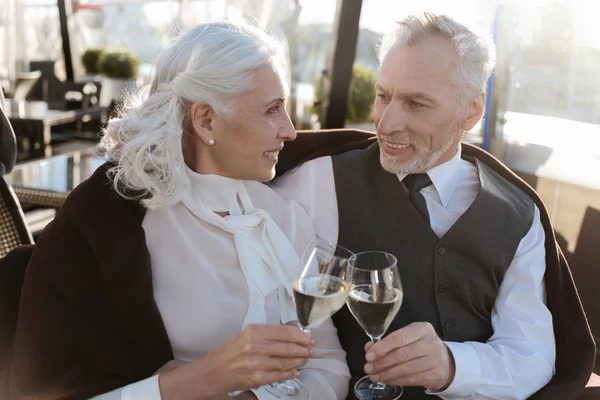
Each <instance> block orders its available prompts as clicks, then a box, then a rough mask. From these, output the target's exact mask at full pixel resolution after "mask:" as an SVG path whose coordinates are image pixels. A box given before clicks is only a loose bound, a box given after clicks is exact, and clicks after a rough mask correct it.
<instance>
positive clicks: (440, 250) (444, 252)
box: [437, 247, 446, 256]
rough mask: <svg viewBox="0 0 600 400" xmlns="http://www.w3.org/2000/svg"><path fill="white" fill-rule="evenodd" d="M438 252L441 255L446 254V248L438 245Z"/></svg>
mask: <svg viewBox="0 0 600 400" xmlns="http://www.w3.org/2000/svg"><path fill="white" fill-rule="evenodd" d="M437 252H438V254H439V255H441V256H442V255H444V254H446V248H445V247H438V249H437Z"/></svg>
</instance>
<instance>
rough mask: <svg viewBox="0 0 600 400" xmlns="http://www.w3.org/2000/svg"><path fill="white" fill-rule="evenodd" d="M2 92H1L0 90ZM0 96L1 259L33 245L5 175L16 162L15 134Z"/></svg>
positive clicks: (21, 212) (19, 207) (21, 211)
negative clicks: (9, 253)
mask: <svg viewBox="0 0 600 400" xmlns="http://www.w3.org/2000/svg"><path fill="white" fill-rule="evenodd" d="M0 92H1V90H0ZM1 96H2V95H1V94H0V175H1V178H0V257H4V256H5V255H6V254H7V253H8V252H9V251H11V250H12V249H13V248H15V247H17V246H19V245H22V244H31V243H33V238H32V237H31V234H30V233H29V230H28V228H27V225H26V223H25V219H24V215H23V210H22V209H21V206H20V203H19V201H18V199H17V197H16V195H15V192H14V191H13V190H12V188H11V187H10V185H8V184H7V182H6V181H5V180H4V175H5V174H8V173H10V171H11V170H12V168H13V166H14V165H15V161H16V152H17V150H16V140H15V133H14V131H13V129H12V127H11V125H10V122H9V121H8V118H7V117H6V114H4V109H3V106H2V97H1Z"/></svg>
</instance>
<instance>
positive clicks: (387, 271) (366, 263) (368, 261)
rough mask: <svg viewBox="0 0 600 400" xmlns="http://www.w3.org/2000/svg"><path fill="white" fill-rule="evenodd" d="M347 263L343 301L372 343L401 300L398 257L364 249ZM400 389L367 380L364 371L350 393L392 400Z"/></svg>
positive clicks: (365, 398)
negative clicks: (348, 290) (348, 289)
mask: <svg viewBox="0 0 600 400" xmlns="http://www.w3.org/2000/svg"><path fill="white" fill-rule="evenodd" d="M348 264H349V268H348V270H349V275H350V276H349V281H350V285H351V286H350V294H349V295H348V299H347V300H346V304H347V305H348V309H349V310H350V312H351V313H352V315H353V316H354V318H356V320H357V321H358V323H359V324H360V326H361V327H362V328H363V330H364V331H365V333H366V334H367V336H369V338H370V339H371V341H373V342H375V343H376V342H378V341H379V340H380V339H381V338H382V337H383V335H384V334H385V332H386V331H387V330H388V328H389V327H390V324H391V323H392V321H393V320H394V318H395V317H396V314H397V313H398V310H399V309H400V305H401V304H402V296H403V290H402V282H401V281H400V273H399V272H398V265H397V264H398V261H397V260H396V257H394V256H393V255H391V254H389V253H385V252H380V251H367V252H363V253H357V254H356V255H354V256H352V257H350V259H349V260H348ZM402 392H403V388H402V386H387V385H385V384H383V383H381V382H371V379H370V378H369V376H368V375H367V376H364V377H363V378H362V379H360V380H359V381H358V382H356V385H355V386H354V394H355V395H356V397H357V398H358V399H359V400H375V399H377V400H396V399H398V398H400V396H402Z"/></svg>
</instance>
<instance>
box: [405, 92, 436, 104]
mask: <svg viewBox="0 0 600 400" xmlns="http://www.w3.org/2000/svg"><path fill="white" fill-rule="evenodd" d="M400 97H401V98H403V99H407V100H424V101H426V102H428V103H433V104H437V102H436V101H435V99H434V98H433V97H431V96H429V95H428V94H427V93H423V92H404V93H401V94H400Z"/></svg>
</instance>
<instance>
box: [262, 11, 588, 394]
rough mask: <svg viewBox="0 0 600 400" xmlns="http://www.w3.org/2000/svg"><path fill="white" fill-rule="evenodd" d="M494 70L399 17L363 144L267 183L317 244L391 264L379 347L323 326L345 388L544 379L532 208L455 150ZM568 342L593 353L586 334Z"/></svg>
mask: <svg viewBox="0 0 600 400" xmlns="http://www.w3.org/2000/svg"><path fill="white" fill-rule="evenodd" d="M494 58H495V57H494V49H493V47H492V46H491V45H490V44H488V42H487V41H486V40H485V39H484V38H482V37H480V36H478V35H477V34H475V33H474V32H472V31H471V30H469V29H468V28H466V27H465V26H463V25H461V24H459V23H457V22H456V21H454V20H453V19H451V18H449V17H447V16H441V15H433V14H425V15H424V17H422V18H417V17H408V18H406V19H405V20H403V21H401V22H400V23H399V27H398V29H397V30H396V31H394V32H392V33H391V34H389V35H387V36H386V37H384V39H383V41H382V45H381V47H380V61H381V69H380V76H379V81H378V83H377V98H376V100H375V106H374V112H373V119H374V121H375V126H376V128H377V142H375V143H373V144H372V145H370V146H369V147H368V148H366V149H360V150H354V151H348V152H344V153H341V154H336V155H334V156H332V157H330V156H326V157H320V158H316V159H314V160H312V161H309V162H307V163H305V164H303V165H302V166H301V167H299V168H297V169H295V170H293V171H291V172H289V173H288V174H286V175H284V176H282V177H281V178H279V179H278V180H276V181H275V182H274V183H273V187H274V188H275V189H276V190H277V191H278V192H279V193H280V194H282V195H284V196H286V197H290V198H294V199H296V200H297V201H298V202H299V203H300V204H301V205H302V206H303V207H304V208H305V209H306V210H307V212H308V213H309V214H310V215H311V217H312V218H313V220H314V223H315V226H316V230H317V234H318V235H319V236H321V237H322V238H324V239H326V240H328V241H330V242H333V243H338V244H339V245H342V246H344V247H347V248H349V249H351V250H353V251H357V252H358V251H365V250H382V251H387V252H390V253H392V254H394V255H396V257H397V258H398V260H399V269H400V274H401V277H402V280H403V285H404V301H403V304H402V306H401V308H400V311H399V313H398V315H397V317H396V319H395V320H394V322H393V323H392V325H391V327H390V329H389V331H388V335H387V336H386V337H385V338H383V339H382V340H381V341H380V342H378V343H377V344H372V343H367V337H366V335H364V333H363V332H362V330H361V328H360V327H359V325H358V323H357V322H356V321H355V320H354V318H353V317H352V315H351V314H350V313H349V311H348V310H347V309H346V308H344V309H343V310H341V311H340V312H339V313H338V314H336V315H335V316H334V322H335V324H336V327H337V330H338V335H339V337H340V340H341V343H342V346H343V347H344V349H345V350H346V352H347V359H348V364H349V366H350V369H351V371H352V375H353V382H355V381H356V380H357V379H358V378H360V377H361V376H363V375H364V374H365V373H367V374H369V375H370V377H371V380H372V381H374V382H377V381H381V382H383V383H386V384H390V385H403V386H405V390H404V396H403V399H404V398H406V399H418V398H429V399H430V398H432V396H438V397H440V398H443V399H457V398H461V399H484V398H485V399H487V398H493V399H525V398H527V397H529V396H531V395H532V394H533V393H535V392H536V391H538V390H539V389H540V388H542V387H543V386H544V385H546V384H547V383H548V382H549V381H550V380H551V379H552V377H553V375H554V374H555V360H556V349H555V335H554V332H553V323H552V314H551V312H550V311H549V309H548V307H547V304H546V286H545V281H544V279H545V272H546V260H547V254H546V251H547V249H548V247H547V245H546V246H545V239H546V236H547V235H548V230H545V229H544V227H543V226H542V223H541V222H540V221H541V220H540V209H539V208H538V207H537V206H536V204H535V203H534V199H533V197H532V195H530V194H528V193H526V192H525V191H524V190H523V189H522V188H520V187H518V186H517V185H516V184H515V183H513V182H511V181H510V180H509V179H507V178H506V177H505V176H503V175H502V174H501V173H499V172H497V169H498V168H500V167H498V168H492V167H490V166H489V165H486V163H485V162H482V160H481V159H479V158H475V157H469V156H468V155H467V154H466V151H464V150H463V146H461V137H462V135H463V133H464V132H465V131H468V130H470V129H472V128H473V127H474V126H475V125H476V124H477V123H478V122H479V120H480V119H481V118H482V115H483V112H484V107H485V87H486V82H487V80H488V78H489V76H490V74H491V71H492V69H493V64H494ZM300 136H302V135H300ZM301 140H302V139H301V138H300V139H299V141H301ZM292 146H297V144H292ZM356 147H358V146H356ZM465 150H466V149H465ZM331 153H334V152H331ZM480 153H483V152H480ZM283 156H285V155H283ZM487 157H488V158H489V159H491V158H490V157H489V156H487ZM497 164H498V165H500V164H499V163H497ZM501 168H504V169H505V167H501ZM540 204H541V203H540ZM543 215H544V218H546V214H545V211H544V214H543ZM549 235H552V231H551V229H550V230H549ZM552 239H553V238H552ZM548 242H549V243H554V241H553V240H549V241H548ZM552 249H553V251H554V253H555V254H554V255H552V254H551V255H549V257H554V258H552V259H553V260H556V259H557V255H556V252H557V250H556V247H552ZM558 258H559V259H560V254H559V256H558ZM556 264H557V265H558V264H560V263H559V262H558V261H557V262H556ZM553 268H554V266H553ZM557 268H558V267H557ZM559 280H560V279H559ZM571 285H572V283H571ZM570 287H572V286H570ZM573 292H574V291H573ZM574 296H575V298H576V294H575V295H574ZM576 303H577V301H575V302H574V303H573V304H575V306H574V310H575V311H576V313H579V314H577V315H579V316H580V317H578V318H579V320H578V321H579V322H578V323H580V324H581V326H582V327H583V328H582V329H583V330H585V327H587V325H586V324H585V318H584V317H582V315H583V314H582V313H581V310H580V306H579V310H578V308H577V307H578V306H577V304H576ZM577 310H578V311H577ZM581 337H583V338H585V339H586V340H587V341H586V342H585V343H586V346H588V347H590V348H593V344H590V343H591V341H590V340H588V339H589V330H588V331H587V333H586V332H583V333H582V336H581ZM588 353H589V349H587V350H585V354H586V355H587V354H588ZM591 357H592V358H593V355H592V356H591ZM581 362H582V363H583V362H584V360H582V361H581ZM585 362H587V363H588V364H589V358H586V360H585ZM586 365H587V364H586ZM586 368H588V370H587V371H588V373H589V366H586ZM588 376H589V375H588ZM586 379H587V378H586ZM350 392H352V387H351V390H350ZM349 398H353V399H354V398H355V397H353V395H351V396H350V397H349ZM556 398H567V397H560V396H559V397H556Z"/></svg>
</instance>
